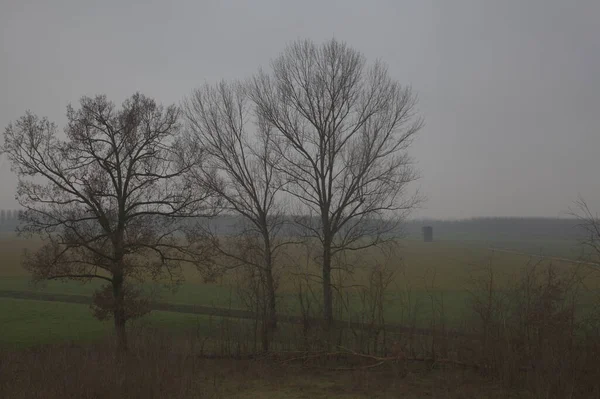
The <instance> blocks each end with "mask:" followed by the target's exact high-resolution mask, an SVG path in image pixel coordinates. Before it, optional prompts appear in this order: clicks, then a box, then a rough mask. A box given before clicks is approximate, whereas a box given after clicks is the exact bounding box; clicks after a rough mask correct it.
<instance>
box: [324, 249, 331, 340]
mask: <svg viewBox="0 0 600 399" xmlns="http://www.w3.org/2000/svg"><path fill="white" fill-rule="evenodd" d="M323 318H324V319H325V328H326V329H327V330H329V329H330V328H331V326H332V324H333V296H332V293H331V244H330V243H329V242H328V241H325V242H324V243H323Z"/></svg>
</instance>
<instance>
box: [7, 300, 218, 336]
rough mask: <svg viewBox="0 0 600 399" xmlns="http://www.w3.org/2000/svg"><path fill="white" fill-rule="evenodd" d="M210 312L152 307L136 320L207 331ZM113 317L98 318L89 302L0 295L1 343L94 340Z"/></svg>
mask: <svg viewBox="0 0 600 399" xmlns="http://www.w3.org/2000/svg"><path fill="white" fill-rule="evenodd" d="M212 322H213V319H211V318H210V317H209V316H202V315H195V314H187V313H175V312H165V311H153V312H151V313H150V314H149V315H147V316H145V317H143V318H142V319H141V320H139V321H136V323H143V324H144V325H148V326H153V327H159V328H168V329H172V330H175V331H184V330H191V329H193V330H196V331H198V333H199V334H205V333H208V329H209V327H210V324H211V323H212ZM112 331H113V324H112V321H99V320H97V319H95V318H94V316H93V315H92V313H91V311H90V309H89V306H87V305H83V304H74V303H65V302H48V301H37V300H29V299H10V298H0V346H4V347H28V346H34V345H39V344H48V343H56V342H62V341H78V342H84V341H93V340H97V339H100V338H102V337H105V336H106V335H107V334H111V333H112Z"/></svg>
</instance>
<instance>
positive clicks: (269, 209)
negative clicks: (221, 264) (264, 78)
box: [184, 82, 286, 350]
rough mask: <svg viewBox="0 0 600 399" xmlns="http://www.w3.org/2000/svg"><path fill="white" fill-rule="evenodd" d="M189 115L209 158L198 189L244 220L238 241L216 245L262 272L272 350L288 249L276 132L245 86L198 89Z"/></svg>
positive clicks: (196, 141) (196, 137)
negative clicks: (280, 268) (281, 259)
mask: <svg viewBox="0 0 600 399" xmlns="http://www.w3.org/2000/svg"><path fill="white" fill-rule="evenodd" d="M184 110H185V115H186V117H187V121H188V122H189V127H190V136H189V138H190V141H191V142H192V143H193V144H192V146H202V147H203V148H204V149H205V151H206V154H207V163H206V166H207V167H204V168H202V169H201V170H200V171H199V174H198V175H197V176H198V178H199V182H200V184H199V186H207V187H208V188H209V189H210V190H211V191H214V192H215V193H217V194H218V195H219V196H220V197H221V198H222V199H223V200H224V202H225V203H226V207H227V208H229V210H230V211H232V212H233V213H234V214H237V215H240V216H242V220H244V223H243V229H242V230H241V231H240V232H239V234H238V235H237V237H234V239H233V240H232V239H229V240H226V239H225V240H224V239H223V238H221V239H220V240H215V242H220V244H219V245H218V249H219V251H220V252H221V253H222V254H223V255H225V257H226V258H227V259H229V260H230V261H233V262H234V264H241V265H245V266H250V267H251V268H253V269H254V270H255V271H256V272H258V275H259V280H260V281H261V283H262V284H264V292H266V298H264V299H265V304H266V315H264V316H265V321H266V323H267V324H266V325H265V326H264V328H263V337H262V338H263V339H262V342H263V349H265V350H268V346H269V336H270V333H271V332H272V331H273V330H274V329H275V328H276V326H277V312H276V276H275V273H276V270H275V269H276V260H277V257H278V253H279V252H280V250H281V249H282V247H283V246H284V245H285V244H286V241H285V240H283V239H282V238H281V236H280V234H279V233H280V231H281V228H282V226H283V223H284V217H283V208H282V206H281V203H280V201H279V199H280V198H279V197H278V196H279V195H280V192H281V189H282V183H283V182H282V180H281V179H280V178H279V176H278V174H277V172H276V168H275V165H276V164H277V163H278V162H279V161H280V159H279V158H280V155H279V153H278V152H277V151H273V149H272V140H271V135H272V129H271V126H270V125H268V124H266V123H264V121H263V120H261V119H260V118H257V117H256V115H255V114H254V110H253V105H252V104H251V101H249V98H248V95H247V90H246V88H245V86H244V85H243V84H240V83H231V84H230V83H226V82H221V83H219V84H217V85H214V86H209V85H205V86H203V87H201V88H199V89H196V90H195V91H194V92H193V94H192V95H191V96H190V97H189V98H187V99H186V101H185V105H184ZM252 274H253V275H254V273H252ZM261 291H262V290H261Z"/></svg>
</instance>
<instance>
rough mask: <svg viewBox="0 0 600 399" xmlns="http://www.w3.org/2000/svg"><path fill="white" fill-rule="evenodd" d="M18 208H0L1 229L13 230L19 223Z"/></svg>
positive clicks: (19, 212)
mask: <svg viewBox="0 0 600 399" xmlns="http://www.w3.org/2000/svg"><path fill="white" fill-rule="evenodd" d="M21 212H23V211H20V210H18V209H0V231H13V230H14V229H15V228H16V227H17V225H18V224H19V215H20V214H21Z"/></svg>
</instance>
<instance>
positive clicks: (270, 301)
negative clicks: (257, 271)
mask: <svg viewBox="0 0 600 399" xmlns="http://www.w3.org/2000/svg"><path fill="white" fill-rule="evenodd" d="M266 274H267V275H266V280H267V281H266V283H267V312H268V316H267V317H268V323H267V327H268V328H269V330H271V331H274V330H276V329H277V304H276V298H275V281H274V279H273V271H272V270H271V268H270V267H269V268H268V269H267V271H266Z"/></svg>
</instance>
